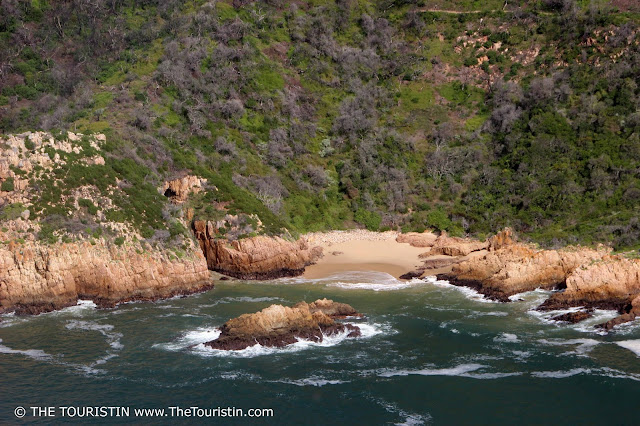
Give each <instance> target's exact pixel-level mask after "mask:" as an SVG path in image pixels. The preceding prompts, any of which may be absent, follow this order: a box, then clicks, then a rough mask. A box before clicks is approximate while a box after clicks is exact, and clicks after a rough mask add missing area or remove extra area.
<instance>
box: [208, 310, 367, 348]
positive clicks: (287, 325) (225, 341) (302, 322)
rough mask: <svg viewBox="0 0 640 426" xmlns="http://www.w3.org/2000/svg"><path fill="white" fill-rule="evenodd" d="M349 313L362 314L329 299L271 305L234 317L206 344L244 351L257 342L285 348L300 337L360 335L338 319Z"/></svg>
mask: <svg viewBox="0 0 640 426" xmlns="http://www.w3.org/2000/svg"><path fill="white" fill-rule="evenodd" d="M348 316H361V315H360V314H359V313H358V312H357V311H356V310H355V309H353V308H352V307H351V306H349V305H347V304H344V303H338V302H334V301H332V300H327V299H326V298H325V299H319V300H316V301H315V302H312V303H306V302H300V303H298V304H296V305H294V306H292V307H288V306H282V305H271V306H269V307H268V308H265V309H263V310H261V311H260V312H256V313H253V314H244V315H240V316H239V317H237V318H234V319H230V320H229V321H227V322H226V323H224V324H223V325H222V327H220V331H221V334H220V336H219V337H218V338H217V339H216V340H212V341H210V342H207V343H205V346H208V347H210V348H213V349H222V350H241V349H245V348H247V347H249V346H254V345H256V344H260V345H262V346H267V347H283V346H286V345H290V344H292V343H295V342H297V341H298V340H299V339H305V340H311V341H314V342H321V341H322V340H323V339H324V337H325V336H331V335H335V334H339V333H348V334H347V337H358V336H360V334H361V333H360V329H359V328H358V327H357V326H354V325H352V324H343V323H340V322H336V321H335V320H336V319H341V318H345V317H348Z"/></svg>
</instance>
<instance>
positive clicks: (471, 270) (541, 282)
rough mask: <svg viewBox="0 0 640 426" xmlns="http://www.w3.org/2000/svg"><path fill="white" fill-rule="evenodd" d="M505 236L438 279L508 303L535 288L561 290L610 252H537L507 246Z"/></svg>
mask: <svg viewBox="0 0 640 426" xmlns="http://www.w3.org/2000/svg"><path fill="white" fill-rule="evenodd" d="M505 236H506V235H503V237H500V238H497V239H493V240H489V242H488V244H487V247H488V248H491V251H489V252H488V253H487V254H485V255H484V256H478V257H475V258H472V259H468V260H465V261H463V262H460V263H458V264H456V265H454V266H453V268H452V272H451V273H450V274H442V275H439V276H438V278H439V279H446V280H448V281H449V282H451V283H452V284H455V285H463V286H467V287H471V288H473V289H475V290H477V291H478V292H480V293H482V294H484V295H486V296H488V297H490V298H492V299H495V300H500V301H504V302H507V301H509V299H508V298H509V296H511V295H513V294H516V293H521V292H524V291H530V290H535V289H536V288H546V289H553V288H562V287H564V286H565V282H566V280H567V277H568V276H569V275H570V274H571V272H573V271H574V270H575V269H577V268H578V267H579V266H581V265H584V264H588V263H590V262H592V261H595V260H599V259H601V258H602V257H603V256H605V255H606V254H607V253H608V252H609V250H608V249H605V248H601V249H599V250H594V249H590V248H583V247H567V248H565V249H562V250H537V249H534V248H532V247H529V246H527V245H524V244H517V243H513V242H508V243H506V242H507V241H508V240H507V239H506V238H504V237H505ZM509 239H510V236H509Z"/></svg>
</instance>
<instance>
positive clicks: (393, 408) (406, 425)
mask: <svg viewBox="0 0 640 426" xmlns="http://www.w3.org/2000/svg"><path fill="white" fill-rule="evenodd" d="M370 399H372V400H373V401H374V402H376V403H377V404H379V405H380V406H381V407H382V408H384V409H385V410H386V411H387V412H388V413H391V414H396V415H398V416H400V421H398V422H396V423H394V425H397V426H417V425H424V424H426V423H428V422H430V421H431V420H433V418H432V417H431V415H430V414H428V413H426V414H419V413H410V412H408V411H405V410H403V409H401V408H398V406H397V405H396V404H394V403H391V402H388V401H385V400H382V399H379V398H370Z"/></svg>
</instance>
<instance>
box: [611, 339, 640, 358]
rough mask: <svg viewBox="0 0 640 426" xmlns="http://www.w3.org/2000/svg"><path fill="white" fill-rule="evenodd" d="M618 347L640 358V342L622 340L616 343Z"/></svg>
mask: <svg viewBox="0 0 640 426" xmlns="http://www.w3.org/2000/svg"><path fill="white" fill-rule="evenodd" d="M615 344H616V345H618V346H620V347H622V348H625V349H628V350H630V351H631V352H633V353H634V354H636V355H637V356H639V357H640V340H621V341H619V342H615Z"/></svg>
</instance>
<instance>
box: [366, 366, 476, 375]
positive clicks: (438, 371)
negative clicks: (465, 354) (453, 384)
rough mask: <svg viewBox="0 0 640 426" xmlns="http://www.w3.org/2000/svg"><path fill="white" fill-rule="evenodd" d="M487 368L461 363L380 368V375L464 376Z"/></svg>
mask: <svg viewBox="0 0 640 426" xmlns="http://www.w3.org/2000/svg"><path fill="white" fill-rule="evenodd" d="M483 368H487V366H486V365H482V364H461V365H457V366H455V367H451V368H424V369H420V370H381V371H379V372H378V376H380V377H394V376H412V375H419V376H464V375H467V374H468V373H471V372H473V371H476V370H480V369H483Z"/></svg>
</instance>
